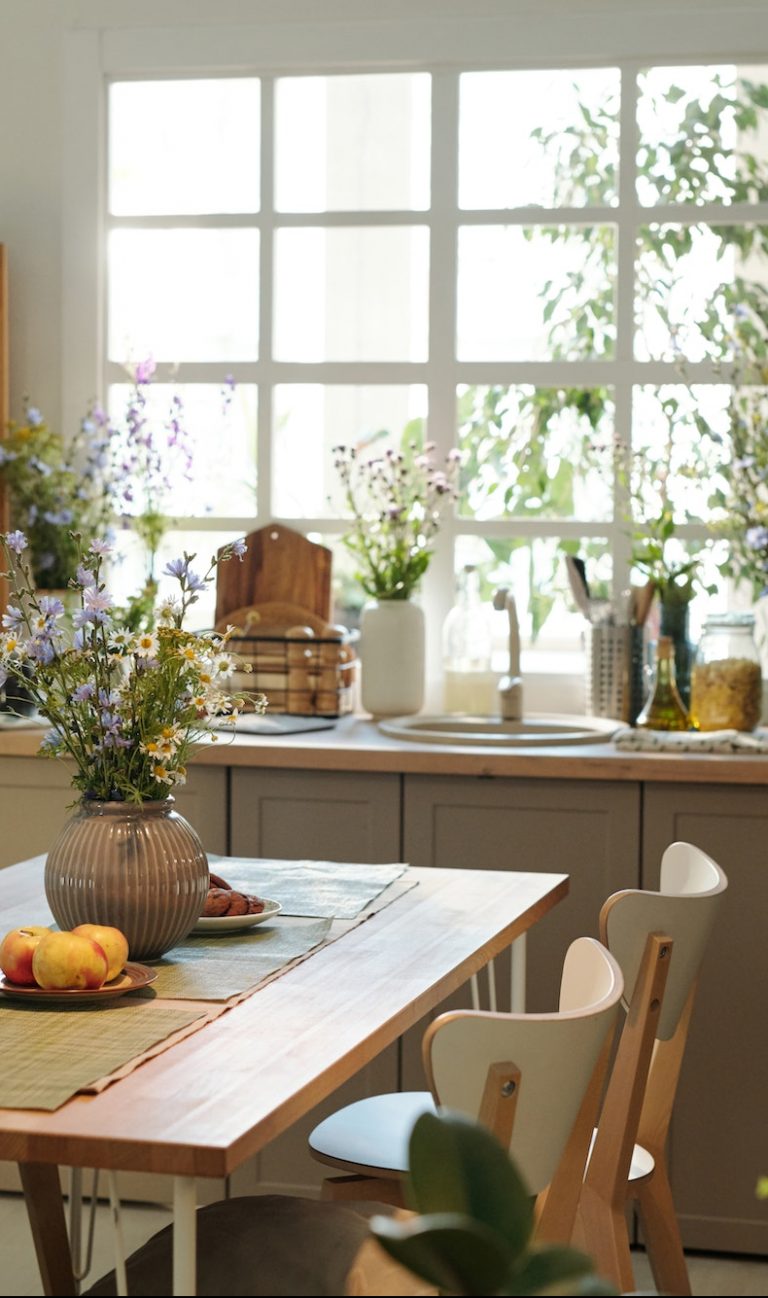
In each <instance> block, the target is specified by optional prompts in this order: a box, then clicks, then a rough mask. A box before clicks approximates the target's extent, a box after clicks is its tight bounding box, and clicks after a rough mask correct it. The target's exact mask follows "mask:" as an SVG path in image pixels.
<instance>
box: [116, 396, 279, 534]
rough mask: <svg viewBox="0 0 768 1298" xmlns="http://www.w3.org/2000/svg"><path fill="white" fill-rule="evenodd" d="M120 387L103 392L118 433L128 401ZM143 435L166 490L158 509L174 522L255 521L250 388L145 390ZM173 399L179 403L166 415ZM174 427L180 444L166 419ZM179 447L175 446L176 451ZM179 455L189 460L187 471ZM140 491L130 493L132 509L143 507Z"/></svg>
mask: <svg viewBox="0 0 768 1298" xmlns="http://www.w3.org/2000/svg"><path fill="white" fill-rule="evenodd" d="M131 394H132V388H131V387H130V386H129V385H128V384H122V383H119V384H115V385H114V386H113V387H111V388H110V392H109V411H110V416H111V418H112V420H113V422H114V423H116V424H117V426H118V427H121V426H123V424H124V418H125V413H126V410H127V407H128V403H129V401H130V399H131ZM146 397H147V404H146V407H145V415H146V419H147V425H146V428H147V432H148V433H149V434H150V435H151V436H152V438H153V441H154V444H155V446H156V447H157V448H158V449H162V450H163V452H164V454H163V461H164V463H165V466H166V472H167V474H168V477H169V480H170V483H171V486H170V489H169V491H168V493H167V495H168V502H167V506H166V508H167V509H168V510H170V511H171V512H173V513H174V514H175V515H177V516H181V517H185V516H186V517H198V518H199V517H204V516H205V515H206V514H213V515H215V516H218V517H220V518H228V517H232V518H238V517H239V518H247V517H249V516H255V514H256V388H255V386H254V385H253V384H247V383H246V384H237V385H236V386H235V388H234V390H230V389H229V387H228V386H227V385H226V384H225V383H224V382H222V384H221V385H219V386H218V387H216V386H214V385H213V384H169V383H153V384H152V385H151V387H149V388H148V389H147V391H146ZM174 398H178V399H179V400H180V402H181V406H180V407H176V408H174V405H173V402H174ZM172 418H173V419H176V420H177V421H178V423H179V424H180V425H181V429H182V432H181V438H180V439H178V438H177V437H176V436H175V434H174V432H173V430H172V429H170V427H169V425H170V419H172ZM179 441H181V444H182V445H181V446H179ZM184 447H188V448H189V451H190V453H191V465H188V461H187V458H186V455H185V454H184ZM142 488H143V483H141V482H136V483H135V486H134V494H135V501H134V508H133V509H132V511H131V512H133V513H139V512H140V510H141V508H142V506H143V503H144V499H145V497H144V495H143V492H142Z"/></svg>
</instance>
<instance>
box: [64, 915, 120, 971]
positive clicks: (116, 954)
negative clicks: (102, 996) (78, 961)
mask: <svg viewBox="0 0 768 1298" xmlns="http://www.w3.org/2000/svg"><path fill="white" fill-rule="evenodd" d="M72 932H73V933H79V934H80V935H81V936H82V937H90V938H92V940H93V941H94V942H98V944H99V946H100V947H101V949H102V951H103V952H104V954H105V956H106V957H107V965H108V968H107V982H108V983H109V982H111V981H112V979H113V978H116V977H117V975H118V974H119V973H122V971H123V969H124V968H125V962H126V960H127V959H128V938H127V937H126V936H125V933H122V932H121V931H120V929H119V928H111V927H110V925H108V924H78V925H77V927H76V928H73V929H72Z"/></svg>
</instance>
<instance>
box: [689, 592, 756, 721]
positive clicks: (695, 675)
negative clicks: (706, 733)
mask: <svg viewBox="0 0 768 1298" xmlns="http://www.w3.org/2000/svg"><path fill="white" fill-rule="evenodd" d="M754 626H755V619H754V617H753V615H752V614H751V613H717V614H710V616H709V617H708V618H707V619H706V621H705V623H704V632H703V635H702V638H701V643H700V645H699V648H698V652H697V654H696V661H695V663H694V666H693V671H692V673H691V724H692V725H693V726H695V728H696V729H697V730H754V728H755V726H756V725H757V724H758V722H759V720H760V713H761V710H762V678H761V673H760V658H759V655H758V651H757V646H756V644H755V641H754V637H753V631H754Z"/></svg>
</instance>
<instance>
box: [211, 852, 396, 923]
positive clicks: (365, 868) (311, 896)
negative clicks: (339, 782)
mask: <svg viewBox="0 0 768 1298" xmlns="http://www.w3.org/2000/svg"><path fill="white" fill-rule="evenodd" d="M209 860H210V862H211V867H212V869H213V870H214V871H215V872H216V873H218V870H217V865H218V864H219V863H220V864H221V867H222V872H223V874H224V877H225V879H226V880H227V883H231V884H232V886H233V887H235V888H236V887H237V886H238V884H241V885H242V887H243V890H244V891H245V892H255V893H256V894H257V895H258V896H259V897H269V899H270V900H271V901H279V902H280V905H281V906H282V908H283V914H284V915H304V916H307V917H310V916H317V917H323V916H325V917H328V918H333V919H354V918H355V917H356V916H357V915H359V914H360V912H361V911H363V910H365V909H366V907H367V906H369V905H370V904H371V902H372V901H374V899H375V898H376V897H378V896H379V894H380V893H382V892H383V891H384V889H385V888H388V887H389V885H390V884H391V883H394V881H395V879H399V878H400V876H401V875H402V874H404V873H405V871H406V870H407V869H408V867H407V865H403V864H401V863H397V864H394V865H361V864H360V863H359V862H350V861H275V860H266V859H265V860H260V859H257V858H250V859H246V858H243V857H215V856H211V857H209Z"/></svg>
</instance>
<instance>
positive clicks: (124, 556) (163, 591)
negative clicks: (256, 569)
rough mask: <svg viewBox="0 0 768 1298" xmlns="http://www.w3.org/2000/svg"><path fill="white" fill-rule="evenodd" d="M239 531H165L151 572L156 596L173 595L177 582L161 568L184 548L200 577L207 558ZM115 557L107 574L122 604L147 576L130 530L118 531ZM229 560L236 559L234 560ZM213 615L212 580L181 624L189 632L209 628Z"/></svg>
mask: <svg viewBox="0 0 768 1298" xmlns="http://www.w3.org/2000/svg"><path fill="white" fill-rule="evenodd" d="M238 536H242V532H231V531H230V532H202V531H199V532H191V531H189V532H181V531H169V532H166V534H165V536H164V537H163V539H162V541H161V543H160V548H159V550H158V553H157V560H156V563H155V575H156V576H157V578H158V579H159V583H160V591H159V596H158V598H159V599H163V598H164V597H165V596H167V595H177V594H178V591H179V583H178V582H177V581H176V580H175V579H174V578H173V577H168V576H166V575H165V574H164V572H163V569H164V568H165V566H166V564H167V563H169V562H170V560H171V559H177V558H179V557H180V556H181V555H182V554H184V552H185V551H186V553H187V554H193V555H195V561H194V564H193V565H192V567H193V571H194V572H196V573H198V574H199V575H200V576H201V577H204V576H205V574H206V573H207V571H208V568H209V566H210V562H211V558H212V556H213V555H215V554H216V551H217V550H219V549H220V548H221V547H222V545H226V544H227V542H228V541H236V540H237V538H238ZM115 552H116V560H115V563H114V567H113V569H112V572H111V573H110V582H109V588H110V591H111V592H113V593H114V596H115V602H116V603H118V604H121V603H122V604H124V603H125V602H126V601H127V600H128V599H129V598H130V596H131V595H136V594H138V592H139V591H140V590H141V588H142V586H143V585H144V582H145V580H146V577H147V556H146V552H145V550H144V546H143V545H142V543H141V541H140V540H139V538H138V537H137V536H136V535H135V533H133V532H118V535H117V541H116V544H115ZM233 562H235V563H236V562H237V560H236V559H235V560H234V561H233ZM215 615H216V579H215V577H214V578H213V580H212V581H211V583H210V585H209V586H208V587H206V589H205V591H203V592H201V594H200V596H199V599H198V602H197V603H195V604H192V605H191V606H190V608H189V611H188V613H187V616H186V617H185V619H184V625H185V627H187V628H188V629H189V630H190V631H201V630H203V629H204V628H206V627H212V626H213V622H214V617H215Z"/></svg>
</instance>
